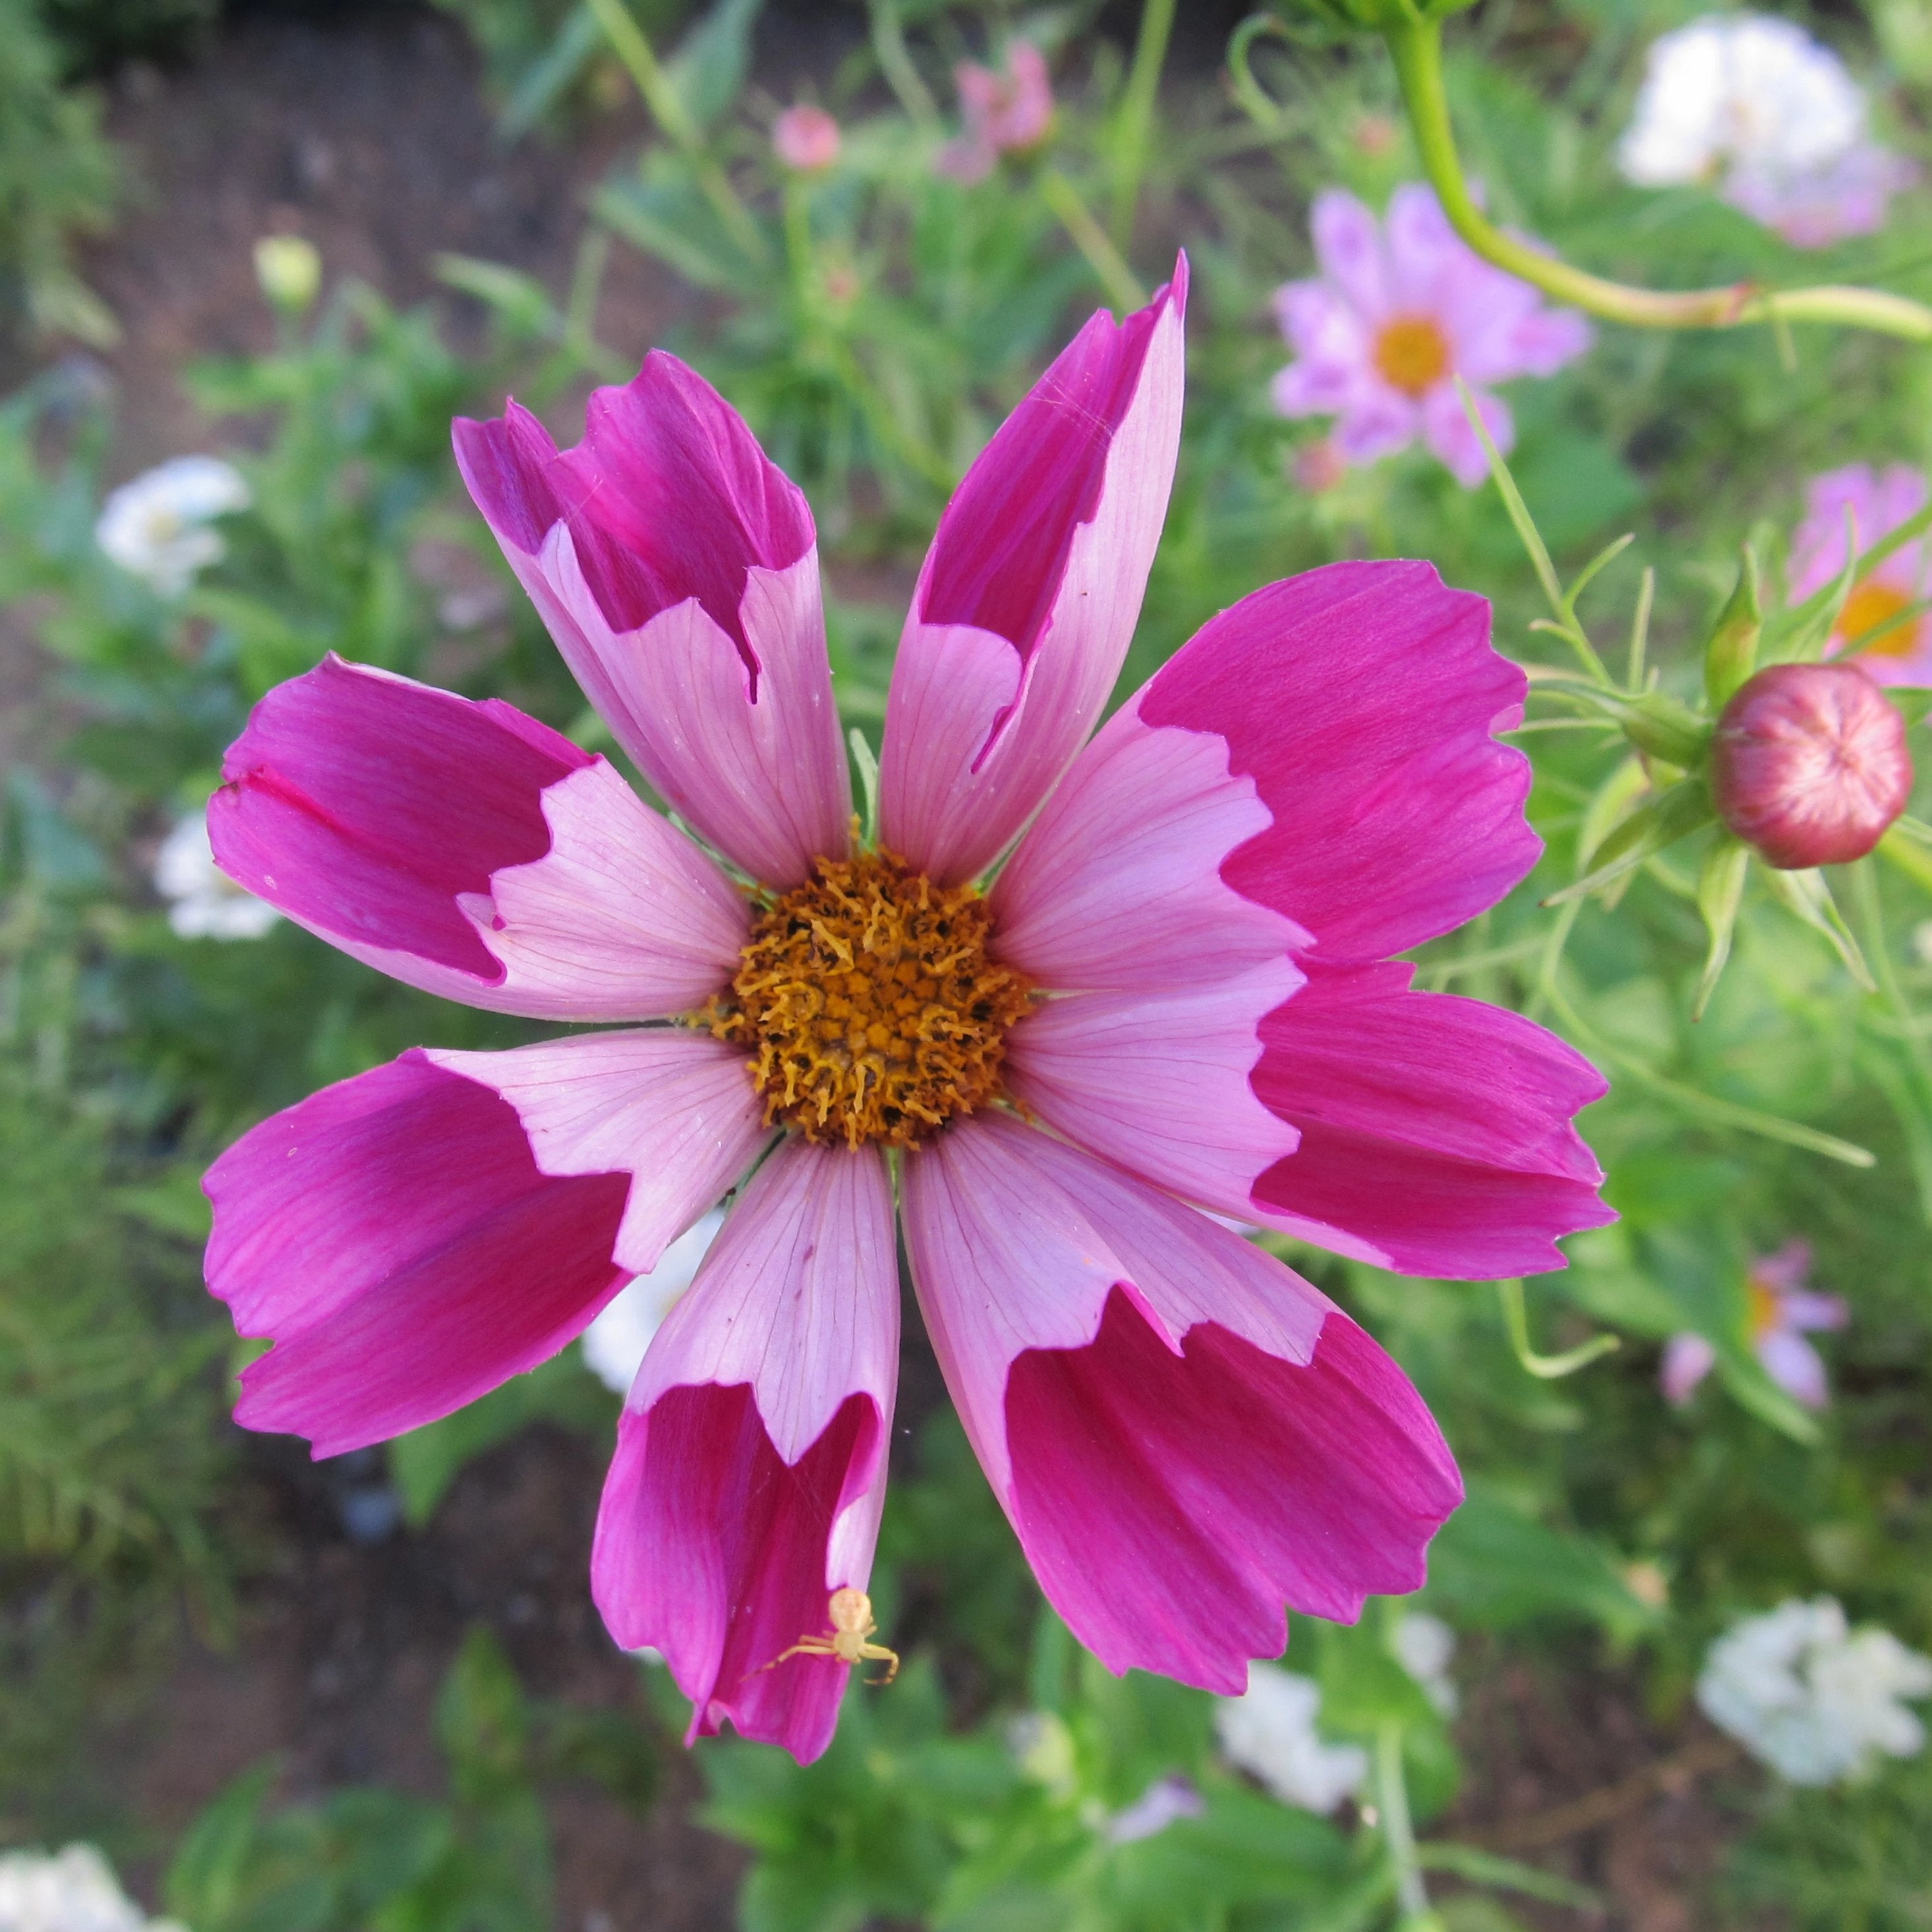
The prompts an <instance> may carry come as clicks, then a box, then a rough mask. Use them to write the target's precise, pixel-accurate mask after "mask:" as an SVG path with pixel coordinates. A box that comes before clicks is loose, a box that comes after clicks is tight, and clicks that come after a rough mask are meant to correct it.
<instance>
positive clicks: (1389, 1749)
mask: <svg viewBox="0 0 1932 1932" xmlns="http://www.w3.org/2000/svg"><path fill="white" fill-rule="evenodd" d="M1376 1809H1377V1810H1378V1811H1379V1812H1380V1813H1381V1814H1382V1820H1381V1823H1382V1844H1383V1847H1384V1849H1385V1850H1386V1851H1387V1852H1388V1861H1389V1869H1390V1870H1391V1873H1393V1874H1394V1878H1395V1896H1396V1903H1397V1905H1398V1906H1400V1909H1401V1911H1402V1914H1403V1918H1405V1919H1412V1918H1421V1916H1422V1915H1424V1913H1426V1912H1427V1911H1428V1909H1429V1888H1428V1887H1427V1885H1424V1883H1423V1882H1422V1865H1421V1861H1420V1860H1418V1858H1417V1857H1416V1855H1415V1823H1414V1822H1413V1821H1412V1820H1411V1818H1410V1817H1409V1786H1408V1784H1407V1782H1406V1781H1405V1780H1404V1778H1403V1774H1402V1721H1401V1720H1400V1718H1389V1719H1386V1720H1385V1721H1384V1722H1383V1723H1382V1724H1381V1725H1380V1726H1379V1727H1378V1728H1377V1730H1376Z"/></svg>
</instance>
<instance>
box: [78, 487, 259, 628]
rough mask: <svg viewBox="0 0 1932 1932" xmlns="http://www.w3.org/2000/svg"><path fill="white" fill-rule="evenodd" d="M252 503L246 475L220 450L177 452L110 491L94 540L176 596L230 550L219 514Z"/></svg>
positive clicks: (123, 565)
mask: <svg viewBox="0 0 1932 1932" xmlns="http://www.w3.org/2000/svg"><path fill="white" fill-rule="evenodd" d="M253 501H254V496H253V493H251V490H249V487H248V479H247V478H245V477H244V476H243V475H242V472H240V471H239V469H236V468H235V466H233V464H232V463H223V461H222V460H221V459H220V458H219V457H218V456H177V457H175V458H173V459H172V460H171V461H169V462H166V463H163V464H162V465H161V466H160V467H159V468H158V469H150V470H148V472H146V473H145V475H140V476H137V477H136V478H134V480H133V481H132V482H131V483H124V484H121V487H119V488H118V490H110V492H109V493H108V496H107V501H106V502H104V504H102V505H101V515H100V518H99V520H98V521H97V522H96V523H95V526H94V540H95V542H96V543H98V544H99V545H100V546H101V549H102V550H104V551H105V552H106V553H107V555H108V556H110V557H111V558H112V559H113V561H114V562H116V563H118V565H120V566H121V568H122V569H123V570H125V571H130V573H131V574H133V575H134V576H136V577H139V578H141V579H142V580H143V581H144V582H145V583H148V584H149V585H151V586H152V587H153V588H154V589H156V590H157V591H158V592H160V594H161V595H163V597H178V596H179V595H181V592H183V591H184V590H185V589H187V587H188V586H189V585H190V583H193V581H194V580H195V578H196V576H197V575H199V573H200V572H201V571H204V570H205V569H206V568H208V565H210V564H211V563H215V562H219V561H220V558H221V557H222V556H223V553H224V552H225V550H226V544H223V541H222V540H221V533H220V531H218V530H216V529H212V528H211V527H210V526H211V525H212V524H213V523H214V520H215V519H216V518H217V517H224V516H226V515H227V514H229V512H230V511H234V510H245V509H246V508H248V505H249V504H250V503H251V502H253Z"/></svg>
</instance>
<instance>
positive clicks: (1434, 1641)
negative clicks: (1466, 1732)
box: [1395, 1610, 1458, 1718]
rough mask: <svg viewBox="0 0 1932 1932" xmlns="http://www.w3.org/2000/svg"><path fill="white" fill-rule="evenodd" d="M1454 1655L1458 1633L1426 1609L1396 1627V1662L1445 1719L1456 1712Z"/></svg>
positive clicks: (1404, 1619) (1410, 1616) (1411, 1613)
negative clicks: (1451, 1668) (1452, 1671)
mask: <svg viewBox="0 0 1932 1932" xmlns="http://www.w3.org/2000/svg"><path fill="white" fill-rule="evenodd" d="M1395 1655H1396V1661H1397V1663H1398V1664H1400V1665H1401V1666H1402V1667H1403V1670H1406V1671H1407V1672H1408V1673H1409V1675H1410V1676H1412V1677H1413V1678H1414V1679H1415V1681H1416V1682H1417V1683H1418V1684H1419V1685H1421V1686H1422V1693H1423V1695H1424V1697H1427V1699H1428V1700H1429V1701H1430V1703H1432V1704H1433V1705H1434V1706H1435V1707H1436V1710H1437V1711H1438V1712H1439V1713H1440V1714H1441V1715H1442V1716H1443V1717H1445V1718H1453V1717H1454V1715H1456V1706H1457V1701H1458V1700H1457V1694H1456V1686H1455V1685H1454V1683H1453V1682H1451V1679H1450V1676H1449V1661H1450V1659H1451V1658H1453V1657H1454V1655H1456V1633H1455V1632H1454V1631H1452V1630H1451V1628H1449V1626H1448V1625H1447V1624H1445V1622H1443V1621H1442V1619H1441V1618H1440V1617H1432V1616H1430V1614H1429V1613H1428V1612H1427V1610H1411V1611H1410V1612H1409V1614H1408V1615H1407V1616H1405V1617H1404V1618H1403V1619H1402V1620H1401V1621H1400V1622H1399V1623H1398V1624H1397V1625H1396V1627H1395Z"/></svg>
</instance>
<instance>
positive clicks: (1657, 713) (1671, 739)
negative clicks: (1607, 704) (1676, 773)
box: [1622, 691, 1711, 772]
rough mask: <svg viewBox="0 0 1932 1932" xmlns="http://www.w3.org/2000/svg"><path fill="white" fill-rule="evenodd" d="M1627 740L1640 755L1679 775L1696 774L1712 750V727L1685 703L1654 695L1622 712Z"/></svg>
mask: <svg viewBox="0 0 1932 1932" xmlns="http://www.w3.org/2000/svg"><path fill="white" fill-rule="evenodd" d="M1622 720H1623V727H1624V736H1625V737H1627V738H1628V739H1629V740H1630V741H1631V743H1632V744H1633V745H1635V746H1636V747H1637V749H1638V750H1639V751H1647V752H1649V754H1650V755H1651V756H1652V757H1655V758H1662V759H1664V760H1666V761H1667V763H1670V764H1673V765H1675V766H1677V767H1678V769H1679V770H1680V771H1686V772H1690V771H1695V770H1696V769H1697V767H1698V766H1700V765H1701V764H1702V763H1703V762H1704V754H1705V753H1706V751H1708V750H1709V748H1710V743H1711V723H1710V720H1709V719H1708V718H1700V716H1699V715H1697V712H1694V711H1693V710H1692V709H1691V707H1690V706H1689V705H1688V704H1686V703H1685V702H1684V701H1683V700H1682V699H1681V698H1676V697H1672V696H1671V695H1670V693H1669V692H1668V691H1652V692H1651V693H1650V694H1649V695H1648V696H1647V697H1640V698H1637V699H1635V700H1633V701H1632V702H1631V703H1628V704H1627V705H1625V706H1623V708H1622Z"/></svg>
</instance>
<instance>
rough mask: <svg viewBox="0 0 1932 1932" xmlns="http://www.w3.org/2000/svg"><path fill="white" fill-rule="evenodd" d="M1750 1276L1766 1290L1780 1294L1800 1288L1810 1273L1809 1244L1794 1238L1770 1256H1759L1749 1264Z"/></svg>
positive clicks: (1797, 1237) (1800, 1238) (1801, 1239)
mask: <svg viewBox="0 0 1932 1932" xmlns="http://www.w3.org/2000/svg"><path fill="white" fill-rule="evenodd" d="M1751 1274H1753V1275H1754V1277H1756V1278H1757V1280H1760V1281H1761V1282H1763V1283H1764V1285H1765V1286H1766V1288H1769V1289H1777V1290H1778V1292H1780V1293H1781V1294H1782V1293H1788V1292H1790V1290H1792V1289H1797V1288H1802V1287H1803V1286H1805V1277H1807V1276H1808V1275H1809V1274H1811V1243H1810V1242H1809V1241H1806V1240H1805V1239H1804V1238H1803V1237H1802V1236H1794V1237H1793V1238H1792V1239H1791V1240H1790V1241H1787V1242H1786V1243H1785V1244H1784V1246H1783V1247H1781V1248H1778V1249H1775V1250H1773V1251H1772V1253H1770V1254H1768V1255H1760V1256H1758V1257H1757V1259H1756V1260H1755V1261H1754V1262H1752V1263H1751Z"/></svg>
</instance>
